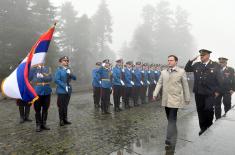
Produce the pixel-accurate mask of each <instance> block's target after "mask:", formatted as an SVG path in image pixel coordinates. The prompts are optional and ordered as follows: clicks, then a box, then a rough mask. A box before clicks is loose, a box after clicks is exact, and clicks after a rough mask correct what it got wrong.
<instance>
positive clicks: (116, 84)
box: [112, 60, 124, 112]
mask: <svg viewBox="0 0 235 155" xmlns="http://www.w3.org/2000/svg"><path fill="white" fill-rule="evenodd" d="M116 62H117V63H121V62H122V60H117V61H116ZM112 84H113V101H114V111H116V112H118V111H121V108H120V98H121V96H122V86H123V85H124V81H123V80H122V68H121V66H118V65H116V66H115V67H114V68H113V74H112Z"/></svg>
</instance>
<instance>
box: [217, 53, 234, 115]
mask: <svg viewBox="0 0 235 155" xmlns="http://www.w3.org/2000/svg"><path fill="white" fill-rule="evenodd" d="M227 60H228V59H227V58H223V57H221V58H219V61H220V63H226V64H227ZM220 72H221V74H222V82H221V83H222V84H221V94H220V95H219V96H218V97H217V102H216V104H215V117H216V119H219V118H221V100H222V98H223V104H224V112H225V114H226V113H227V112H228V111H229V110H230V109H231V92H230V91H235V77H234V69H233V68H232V67H228V66H225V67H221V68H220Z"/></svg>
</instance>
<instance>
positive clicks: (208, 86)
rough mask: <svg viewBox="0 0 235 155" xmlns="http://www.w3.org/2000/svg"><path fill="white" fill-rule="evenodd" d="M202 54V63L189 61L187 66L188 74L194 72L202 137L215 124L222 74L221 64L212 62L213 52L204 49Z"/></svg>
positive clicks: (194, 89) (201, 51)
mask: <svg viewBox="0 0 235 155" xmlns="http://www.w3.org/2000/svg"><path fill="white" fill-rule="evenodd" d="M199 53H200V58H201V61H200V62H195V63H194V64H193V62H194V61H195V60H196V59H197V58H198V57H199V56H197V57H195V58H194V59H193V60H189V61H188V63H187V64H186V66H185V71H186V72H194V88H193V92H194V93H195V101H196V107H197V112H198V118H199V125H200V129H201V131H200V132H199V135H201V134H202V133H203V132H204V131H205V130H206V129H207V128H209V127H210V126H211V125H212V123H213V116H214V104H215V103H216V98H217V97H218V96H219V92H220V83H221V74H220V69H219V68H220V67H219V64H218V63H216V62H213V61H211V60H210V53H211V51H209V50H206V49H202V50H200V51H199Z"/></svg>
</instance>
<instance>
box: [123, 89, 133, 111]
mask: <svg viewBox="0 0 235 155" xmlns="http://www.w3.org/2000/svg"><path fill="white" fill-rule="evenodd" d="M131 93H132V87H125V98H124V103H125V107H126V108H127V107H128V108H129V107H130V104H129V100H130V97H131Z"/></svg>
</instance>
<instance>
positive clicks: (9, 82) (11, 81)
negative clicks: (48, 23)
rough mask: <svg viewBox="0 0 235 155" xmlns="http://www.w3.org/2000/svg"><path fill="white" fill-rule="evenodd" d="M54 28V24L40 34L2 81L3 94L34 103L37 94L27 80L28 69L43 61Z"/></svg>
mask: <svg viewBox="0 0 235 155" xmlns="http://www.w3.org/2000/svg"><path fill="white" fill-rule="evenodd" d="M54 30H55V24H54V26H53V27H51V28H50V29H49V30H48V31H47V32H46V33H44V34H43V35H41V37H40V38H39V39H38V41H37V42H36V43H35V44H34V46H33V47H32V49H31V51H30V53H29V54H28V55H27V57H26V58H25V59H24V60H23V61H22V62H21V63H20V64H19V66H18V67H17V68H16V69H15V70H14V71H13V73H11V74H10V75H9V76H8V77H7V78H5V80H4V81H3V82H2V85H1V89H2V93H3V95H5V96H7V97H10V98H15V99H21V100H23V101H25V102H31V103H34V101H36V100H37V99H38V95H37V93H36V92H35V90H34V88H33V87H32V85H31V84H30V82H29V79H28V77H29V71H30V68H31V66H34V65H37V64H42V63H45V57H46V54H47V51H48V48H49V45H50V41H51V39H52V36H53V33H54Z"/></svg>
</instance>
